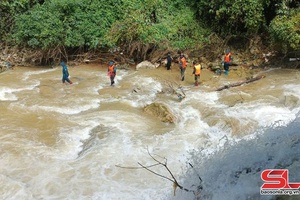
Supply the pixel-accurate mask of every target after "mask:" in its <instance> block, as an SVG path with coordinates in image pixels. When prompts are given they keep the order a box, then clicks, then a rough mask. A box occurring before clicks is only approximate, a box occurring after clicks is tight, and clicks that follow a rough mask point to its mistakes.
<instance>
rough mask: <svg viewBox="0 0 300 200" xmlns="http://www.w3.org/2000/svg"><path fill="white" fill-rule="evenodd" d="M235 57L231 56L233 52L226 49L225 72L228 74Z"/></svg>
mask: <svg viewBox="0 0 300 200" xmlns="http://www.w3.org/2000/svg"><path fill="white" fill-rule="evenodd" d="M232 60H233V58H232V56H231V53H230V51H229V50H228V49H226V51H225V56H224V70H225V72H224V74H225V75H228V71H229V66H230V65H231V62H232Z"/></svg>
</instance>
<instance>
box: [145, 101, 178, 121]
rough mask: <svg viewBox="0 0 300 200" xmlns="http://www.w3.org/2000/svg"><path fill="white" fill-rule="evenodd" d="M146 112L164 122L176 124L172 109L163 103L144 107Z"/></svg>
mask: <svg viewBox="0 0 300 200" xmlns="http://www.w3.org/2000/svg"><path fill="white" fill-rule="evenodd" d="M144 111H145V112H146V113H149V114H151V115H153V116H155V117H158V118H159V119H160V120H161V121H162V122H169V123H174V122H175V119H176V117H175V115H174V114H173V113H172V112H171V111H170V109H169V108H168V107H167V106H165V105H164V104H162V103H151V104H149V105H147V106H145V107H144Z"/></svg>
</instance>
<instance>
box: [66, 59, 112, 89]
mask: <svg viewBox="0 0 300 200" xmlns="http://www.w3.org/2000/svg"><path fill="white" fill-rule="evenodd" d="M60 65H61V66H62V75H63V76H62V82H63V83H66V82H68V83H70V84H72V81H71V80H70V79H69V71H68V67H67V65H66V63H65V62H61V63H60ZM107 71H108V73H107V75H108V76H109V78H110V85H111V86H113V85H114V84H115V77H116V75H117V67H116V64H115V62H113V61H109V63H108V69H107Z"/></svg>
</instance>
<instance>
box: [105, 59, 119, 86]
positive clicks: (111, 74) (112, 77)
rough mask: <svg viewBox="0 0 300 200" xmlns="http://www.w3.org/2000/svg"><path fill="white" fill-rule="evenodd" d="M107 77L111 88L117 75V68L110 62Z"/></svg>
mask: <svg viewBox="0 0 300 200" xmlns="http://www.w3.org/2000/svg"><path fill="white" fill-rule="evenodd" d="M108 65H109V66H108V69H107V71H108V76H109V78H110V85H111V86H113V85H114V84H115V81H114V80H115V77H116V74H117V68H116V65H115V63H114V62H113V61H110V62H109V63H108Z"/></svg>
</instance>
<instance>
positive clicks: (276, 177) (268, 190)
mask: <svg viewBox="0 0 300 200" xmlns="http://www.w3.org/2000/svg"><path fill="white" fill-rule="evenodd" d="M261 179H262V180H263V181H264V182H265V183H264V184H263V185H262V186H261V188H260V194H261V195H300V191H299V188H300V182H299V183H290V182H289V171H288V170H287V169H266V170H264V171H263V172H262V173H261Z"/></svg>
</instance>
